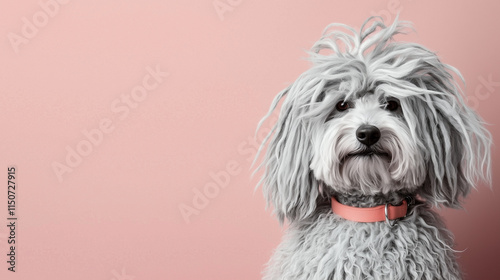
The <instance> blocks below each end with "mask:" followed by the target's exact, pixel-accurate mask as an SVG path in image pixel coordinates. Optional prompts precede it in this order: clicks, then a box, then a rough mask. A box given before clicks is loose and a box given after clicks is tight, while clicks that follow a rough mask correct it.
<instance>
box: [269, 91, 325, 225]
mask: <svg viewBox="0 0 500 280" xmlns="http://www.w3.org/2000/svg"><path fill="white" fill-rule="evenodd" d="M290 90H291V87H289V88H287V89H285V90H284V91H282V92H281V93H280V94H278V96H277V97H276V98H275V100H274V102H273V104H272V105H271V109H270V111H269V113H268V115H267V116H266V117H264V119H263V121H264V120H265V119H266V118H267V117H269V116H270V114H271V113H272V112H273V111H274V110H275V109H276V107H277V106H278V103H279V102H280V100H282V99H285V100H282V101H283V102H282V105H281V110H280V114H279V117H278V120H277V122H276V124H275V125H274V127H273V129H272V131H271V132H270V133H269V135H268V136H267V137H266V139H265V140H264V142H263V143H262V146H261V149H262V147H263V146H264V145H265V144H266V142H269V144H268V146H267V151H266V154H265V156H264V160H263V162H262V164H261V165H260V166H259V167H262V166H263V167H264V168H265V173H264V176H263V177H262V179H261V181H260V183H259V185H260V184H263V191H264V196H265V198H266V200H267V203H268V205H270V204H272V206H273V207H274V212H275V214H276V216H277V217H278V219H279V221H280V222H281V223H283V221H284V220H285V219H287V220H288V221H290V222H293V221H295V220H300V219H304V218H306V217H307V216H309V215H310V214H311V213H312V212H313V211H314V210H315V209H316V199H317V198H318V195H319V187H318V182H317V181H316V179H315V178H314V176H313V174H312V171H311V170H310V168H309V164H310V161H311V156H312V152H311V144H310V141H311V139H310V137H311V131H310V130H311V129H310V126H309V125H308V124H307V123H306V122H305V121H304V120H303V119H302V118H301V116H302V114H303V113H304V110H306V109H305V107H306V106H302V104H298V102H297V98H294V97H293V96H292V97H290V96H289V95H290V94H289V91H290ZM285 97H287V98H285ZM261 125H262V121H261V124H259V127H260V126H261Z"/></svg>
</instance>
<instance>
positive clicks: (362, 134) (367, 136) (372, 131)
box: [356, 124, 380, 147]
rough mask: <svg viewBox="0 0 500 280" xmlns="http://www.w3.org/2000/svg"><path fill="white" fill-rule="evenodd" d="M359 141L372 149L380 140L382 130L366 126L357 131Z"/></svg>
mask: <svg viewBox="0 0 500 280" xmlns="http://www.w3.org/2000/svg"><path fill="white" fill-rule="evenodd" d="M356 138H358V141H359V142H361V143H363V144H365V145H366V146H368V147H370V146H371V145H373V144H375V143H377V141H378V139H380V130H379V129H378V128H377V127H376V126H373V125H367V124H364V125H362V126H360V127H358V129H357V130H356Z"/></svg>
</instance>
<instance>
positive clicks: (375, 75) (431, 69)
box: [252, 17, 491, 223]
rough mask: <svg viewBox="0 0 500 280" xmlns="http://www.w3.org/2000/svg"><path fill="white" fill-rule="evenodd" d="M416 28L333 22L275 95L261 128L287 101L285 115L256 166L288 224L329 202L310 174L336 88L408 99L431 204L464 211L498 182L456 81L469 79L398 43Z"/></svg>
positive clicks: (424, 193) (480, 126) (485, 139)
mask: <svg viewBox="0 0 500 280" xmlns="http://www.w3.org/2000/svg"><path fill="white" fill-rule="evenodd" d="M411 28H412V26H411V24H410V23H409V22H406V21H399V20H398V18H396V19H395V21H394V22H393V23H392V24H391V25H389V26H386V25H385V24H384V23H383V21H382V19H381V18H379V17H370V18H369V19H368V20H367V21H365V23H364V24H363V25H362V27H361V29H360V30H359V32H357V31H356V30H354V29H353V28H351V27H349V26H347V25H344V24H330V25H328V27H327V28H326V29H325V30H324V32H323V35H322V36H321V38H320V39H319V40H318V41H317V42H316V43H315V44H314V45H313V47H312V49H311V51H310V52H309V60H310V61H311V62H312V64H313V66H312V67H311V68H310V69H309V70H307V71H305V72H304V73H303V74H301V75H300V76H299V77H298V79H297V80H296V81H295V82H294V83H293V84H292V85H290V86H288V87H287V88H286V89H284V90H283V91H281V92H280V93H279V94H278V95H277V96H276V97H275V98H274V100H273V102H272V104H271V107H270V109H269V111H268V113H267V114H266V116H264V118H263V119H262V120H261V122H260V123H259V125H258V127H257V131H259V129H260V127H261V126H262V124H263V123H264V122H265V121H266V119H267V118H268V117H269V116H271V115H272V113H273V112H274V111H275V110H278V107H280V106H279V104H280V103H281V108H280V113H279V117H278V120H277V122H276V124H275V125H274V126H273V128H272V130H271V132H269V134H268V135H267V136H266V138H265V139H264V141H263V142H262V144H261V146H260V148H259V150H258V152H257V155H256V157H255V160H254V163H255V162H256V161H257V158H259V155H260V154H261V153H262V152H263V151H264V149H265V147H266V146H267V150H266V153H265V155H264V158H263V161H262V162H261V163H260V164H259V165H258V166H257V168H256V169H255V172H257V171H258V170H259V169H261V168H265V172H264V175H263V176H262V178H261V180H260V181H259V183H258V185H257V187H259V186H260V185H263V191H264V195H265V198H266V200H267V203H268V206H269V205H272V206H273V207H274V213H275V214H276V216H277V217H278V219H279V220H280V222H281V223H283V221H284V220H285V219H287V220H289V221H290V222H293V221H295V220H301V219H305V218H307V217H309V216H310V215H311V214H312V213H313V212H314V211H315V209H316V208H317V205H318V203H319V202H322V201H324V200H323V198H322V197H321V194H320V192H319V185H320V182H318V181H317V180H316V179H315V177H314V175H313V173H312V171H311V169H310V162H311V156H312V151H311V140H312V135H313V134H314V129H315V127H316V126H317V124H318V123H320V120H322V119H324V118H326V115H327V114H328V110H327V108H328V107H330V108H331V106H332V104H330V103H328V102H322V99H323V98H324V96H325V94H326V93H325V91H326V89H327V88H330V87H334V88H335V90H334V93H333V94H335V92H337V93H338V92H342V93H343V94H345V96H346V97H345V98H346V99H348V98H349V97H350V96H352V95H354V94H356V93H357V92H360V91H363V90H369V89H375V90H377V91H383V92H384V93H385V94H387V95H391V96H394V97H396V98H398V99H400V101H401V106H402V109H403V111H404V118H405V121H406V124H407V125H408V127H409V130H410V131H411V136H412V137H413V139H415V140H416V141H417V146H418V147H419V148H420V149H421V150H422V152H423V153H424V158H425V160H426V162H427V168H428V174H427V178H426V179H425V183H424V185H423V186H421V187H420V188H419V195H420V196H421V197H422V198H424V199H425V200H426V201H427V202H428V203H430V204H433V205H445V206H448V207H459V205H460V201H459V200H460V198H461V197H464V196H466V195H467V194H468V193H469V191H470V189H471V188H473V187H474V186H475V185H476V184H477V182H478V180H484V181H486V182H491V171H490V169H491V168H490V165H491V164H490V161H491V159H490V146H491V135H490V133H489V132H488V131H487V130H486V129H485V127H484V122H483V121H482V119H481V118H480V117H479V116H478V115H477V114H476V113H475V112H474V111H473V110H472V109H470V108H469V107H468V106H467V105H466V102H465V101H464V98H463V92H462V90H461V88H460V86H459V85H458V84H457V82H456V80H455V79H454V76H456V77H458V79H459V80H462V81H463V78H462V76H461V75H460V73H459V72H458V70H456V69H455V68H453V67H452V66H449V65H447V64H443V63H442V62H441V61H440V60H439V58H438V57H437V55H436V54H435V53H433V52H432V51H430V50H428V49H426V48H425V47H423V46H421V45H419V44H415V43H405V42H396V41H394V40H393V38H394V36H395V35H397V34H400V33H406V32H407V30H408V29H411ZM252 166H253V165H252ZM255 172H254V174H255Z"/></svg>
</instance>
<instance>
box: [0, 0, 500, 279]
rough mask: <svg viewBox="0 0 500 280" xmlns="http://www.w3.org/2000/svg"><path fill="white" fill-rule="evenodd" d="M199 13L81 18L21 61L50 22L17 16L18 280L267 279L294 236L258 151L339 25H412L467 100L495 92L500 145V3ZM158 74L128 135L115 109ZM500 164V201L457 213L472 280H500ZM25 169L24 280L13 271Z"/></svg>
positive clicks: (89, 9) (338, 4) (100, 12)
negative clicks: (71, 163) (211, 190)
mask: <svg viewBox="0 0 500 280" xmlns="http://www.w3.org/2000/svg"><path fill="white" fill-rule="evenodd" d="M47 1H48V0H42V2H47ZM221 1H222V2H223V3H227V1H226V0H221ZM188 2H189V3H188ZM193 2H194V1H102V0H99V1H98V0H86V1H76V0H75V1H69V3H67V4H65V5H62V6H61V7H60V9H59V11H58V12H57V13H55V14H54V16H53V17H51V18H49V20H48V22H47V24H46V26H43V27H41V28H39V31H38V33H37V34H36V35H35V36H34V37H33V38H30V39H29V40H28V42H27V43H26V44H22V45H21V46H19V51H18V52H17V53H16V52H15V51H14V48H13V47H12V45H11V43H10V42H9V39H8V34H9V33H10V32H14V33H16V34H21V29H22V27H23V25H24V23H23V17H26V18H28V19H29V20H30V21H32V19H31V18H32V16H33V15H34V14H36V13H37V12H40V11H43V10H42V8H41V7H40V6H39V4H38V3H39V1H38V0H25V1H2V2H1V3H0V20H1V24H0V36H3V38H4V39H2V41H1V42H2V43H1V44H0V114H1V118H0V129H1V131H0V133H1V142H0V143H1V144H0V167H1V170H0V178H1V179H0V182H3V183H2V190H0V209H2V210H1V211H0V225H1V226H0V278H1V279H73V280H80V279H81V280H88V279H93V280H96V279H103V280H104V279H105V280H109V279H116V280H120V279H127V278H126V276H127V277H128V276H133V277H135V278H134V279H136V280H146V279H148V280H150V279H180V280H184V279H186V280H189V279H206V280H208V279H217V280H221V279H259V276H260V271H261V270H262V268H263V265H264V263H265V262H266V261H267V260H268V258H269V257H270V255H271V253H272V250H273V248H275V247H276V246H277V245H278V243H279V242H280V238H281V235H282V230H281V229H280V227H279V225H278V222H277V221H276V220H275V219H274V218H273V217H271V215H270V212H269V211H267V212H266V211H265V210H264V208H265V203H264V201H263V198H262V194H261V191H260V190H258V191H257V192H255V193H254V186H255V184H256V182H257V179H256V178H254V179H250V172H249V168H250V162H249V161H248V159H249V158H250V156H251V154H252V153H253V152H254V150H253V148H252V144H251V143H250V140H249V139H251V137H252V136H253V133H254V129H255V127H256V124H257V122H258V121H259V119H260V118H261V116H263V115H264V113H265V112H266V110H267V108H268V106H269V104H270V102H271V100H272V98H273V97H274V96H275V94H276V93H278V92H279V91H280V90H281V89H282V88H284V87H285V86H286V85H287V84H288V83H290V82H292V81H294V79H295V78H296V77H297V76H298V75H299V74H300V73H301V72H303V71H304V70H305V69H307V66H308V63H307V62H306V61H305V60H304V59H303V58H304V57H305V52H304V50H306V49H308V48H309V47H310V46H311V45H312V44H313V43H314V41H315V40H316V39H318V37H319V35H320V34H321V32H322V30H323V28H324V27H325V26H326V25H327V24H328V23H331V22H342V23H347V24H349V25H353V26H357V27H359V26H360V25H361V23H362V22H363V21H364V20H365V19H366V18H367V17H368V16H370V15H371V14H375V13H380V12H382V14H383V15H384V17H385V18H386V19H389V20H390V21H392V19H393V18H394V16H395V13H397V10H400V12H401V18H402V19H404V20H410V21H412V22H414V24H415V28H416V30H417V32H418V33H417V34H411V35H409V36H402V37H400V39H401V40H406V41H416V42H418V43H422V44H424V45H426V46H427V47H429V48H430V49H432V50H435V51H437V52H438V53H439V55H440V56H441V58H442V60H443V61H444V62H446V63H449V64H452V65H454V66H455V67H457V68H458V69H460V70H461V72H462V73H463V75H464V77H465V79H466V81H467V90H466V92H467V95H469V96H473V97H474V95H475V92H476V91H477V90H478V88H479V92H480V93H481V94H482V95H481V96H480V98H481V100H479V103H477V104H476V105H477V108H478V110H479V112H480V114H481V115H482V116H483V117H484V119H485V120H486V121H487V122H489V123H491V126H489V128H490V130H491V132H492V134H493V136H494V138H495V139H494V140H495V142H496V143H499V141H500V129H499V127H498V123H499V116H500V113H499V105H500V97H499V95H498V93H499V92H500V85H499V84H498V83H497V84H496V85H495V86H493V87H491V88H489V89H487V88H485V87H484V86H482V85H481V79H486V80H488V77H491V79H492V80H493V81H495V82H498V81H500V71H499V68H498V65H500V54H499V51H498V50H499V49H500V41H499V40H498V27H499V23H498V19H497V18H498V14H499V12H500V4H499V3H500V2H498V1H488V2H486V1H484V2H483V1H482V2H480V3H475V2H474V1H462V2H461V3H458V2H457V1H410V0H400V1H388V0H384V1H284V0H279V1H278V0H276V1H245V0H243V1H236V0H232V1H229V2H230V3H233V5H234V7H232V10H231V11H228V12H226V13H224V14H223V15H222V17H219V16H218V14H217V12H216V10H215V9H214V7H213V1H212V0H206V1H196V3H193ZM41 19H42V20H43V18H41ZM156 65H159V67H160V69H162V70H163V71H166V72H169V73H170V76H169V77H168V78H166V79H165V80H164V82H163V83H162V84H161V85H160V86H159V87H158V88H157V89H155V90H153V91H151V92H150V93H149V95H148V96H147V98H146V99H145V100H144V101H142V102H140V103H139V104H138V107H137V108H134V109H131V110H130V114H129V115H128V116H127V117H126V118H125V119H123V120H121V119H120V118H118V114H115V113H113V112H112V111H111V106H112V103H113V102H114V100H116V99H117V98H120V95H121V94H126V95H130V92H131V90H132V88H133V87H135V86H138V85H141V83H142V79H143V77H144V76H145V75H147V70H146V67H148V66H150V67H155V66H156ZM106 118H109V119H111V120H112V122H113V125H114V127H115V130H114V131H113V132H111V133H109V134H106V135H105V136H104V139H103V141H102V143H101V144H99V145H98V146H96V147H94V148H93V151H92V152H91V153H90V155H88V156H87V157H85V158H84V159H83V162H82V163H81V164H80V165H79V166H77V167H76V168H74V170H73V172H71V173H67V174H64V176H63V181H62V182H59V180H58V179H57V176H56V175H55V173H54V172H53V169H52V166H51V165H52V163H53V162H54V161H57V162H64V160H65V156H66V153H67V152H66V146H69V147H72V148H75V147H76V146H77V145H78V143H80V142H82V141H83V140H85V137H84V136H83V134H82V130H84V129H87V130H91V129H95V128H98V125H99V122H100V121H101V120H103V119H106ZM499 160H500V154H499V151H498V149H494V150H493V174H494V177H493V190H489V189H488V188H487V187H485V186H479V188H478V191H473V193H472V195H471V196H470V197H469V198H468V200H467V203H466V204H465V208H466V210H465V211H458V210H445V211H442V214H443V215H444V217H445V219H446V220H447V224H448V227H449V228H450V229H451V230H452V231H453V232H454V234H455V236H456V242H457V246H456V248H457V249H458V250H464V252H463V253H460V263H461V264H462V267H463V269H464V270H465V272H466V273H467V274H468V277H467V279H483V280H485V279H486V280H487V279H498V275H500V265H499V264H500V254H499V252H500V242H499V240H498V239H499V237H500V216H499V214H500V196H499V195H498V192H499V191H498V189H497V187H498V186H497V182H499V180H500V178H499V171H500V170H499V169H498V164H497V162H498V161H499ZM231 163H236V164H238V167H239V169H238V171H239V173H237V174H235V175H231V176H230V181H229V183H228V184H227V186H226V187H225V188H223V189H221V190H220V192H219V193H218V194H216V195H214V197H213V198H211V199H210V200H209V204H208V206H206V207H205V208H204V209H201V210H200V212H199V214H198V215H193V216H191V217H190V223H186V222H185V220H184V219H183V217H182V215H181V213H180V211H179V206H180V205H182V204H185V205H191V206H192V200H193V197H194V196H195V194H194V193H195V191H196V190H203V188H204V186H205V185H207V184H209V183H211V182H214V180H213V179H212V177H211V176H210V174H211V172H214V173H220V172H222V171H224V172H225V170H226V166H227V165H228V164H231ZM10 164H15V165H16V166H17V167H18V176H19V177H18V184H19V186H18V192H17V194H18V209H17V214H18V216H19V219H20V220H19V221H18V224H19V225H18V228H17V241H18V245H17V248H18V249H17V261H18V262H17V267H16V268H17V272H16V273H11V272H8V271H7V264H6V256H5V254H6V253H7V252H6V249H7V246H6V237H7V235H6V234H7V228H6V226H5V224H6V223H7V222H6V216H7V211H6V192H7V190H6V183H5V182H6V173H7V171H6V169H7V166H8V165H10Z"/></svg>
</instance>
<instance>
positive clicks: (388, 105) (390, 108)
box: [385, 100, 399, 112]
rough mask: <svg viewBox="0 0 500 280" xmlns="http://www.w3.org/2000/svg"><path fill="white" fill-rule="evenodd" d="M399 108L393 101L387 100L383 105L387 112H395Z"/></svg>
mask: <svg viewBox="0 0 500 280" xmlns="http://www.w3.org/2000/svg"><path fill="white" fill-rule="evenodd" d="M398 108H399V103H398V102H397V101H394V100H389V101H387V102H386V103H385V109H386V110H388V111H391V112H392V111H396V110H397V109H398Z"/></svg>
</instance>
